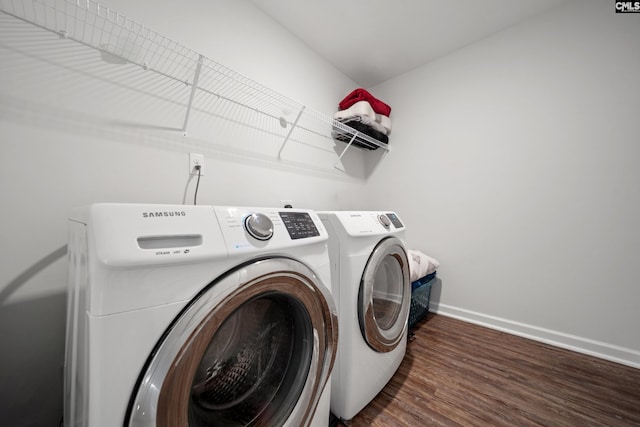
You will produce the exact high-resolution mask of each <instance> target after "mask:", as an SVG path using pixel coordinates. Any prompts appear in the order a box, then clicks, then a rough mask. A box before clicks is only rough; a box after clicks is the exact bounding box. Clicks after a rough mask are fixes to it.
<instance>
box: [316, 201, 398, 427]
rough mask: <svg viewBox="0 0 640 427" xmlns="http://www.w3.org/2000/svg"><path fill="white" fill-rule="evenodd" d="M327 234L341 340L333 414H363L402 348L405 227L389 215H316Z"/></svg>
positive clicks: (392, 369)
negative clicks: (361, 412)
mask: <svg viewBox="0 0 640 427" xmlns="http://www.w3.org/2000/svg"><path fill="white" fill-rule="evenodd" d="M318 215H319V216H320V219H321V220H322V222H323V223H324V225H325V228H326V229H327V232H328V233H329V255H330V258H331V277H332V279H331V280H332V289H333V297H334V300H335V302H336V305H337V307H338V319H339V321H340V342H339V345H338V356H337V358H336V366H335V368H334V371H333V376H332V389H331V390H332V391H331V411H332V412H333V414H334V415H335V416H337V417H338V418H341V419H343V420H350V419H351V418H353V417H354V416H355V415H356V414H357V413H358V412H360V411H361V410H362V409H363V408H364V407H365V406H366V405H367V404H368V403H369V402H371V400H373V398H374V397H375V396H376V395H377V394H378V393H379V392H380V391H381V390H382V389H383V388H384V386H385V385H386V384H387V383H388V382H389V380H390V379H391V377H392V376H393V374H394V373H395V372H396V370H397V369H398V367H399V366H400V363H401V362H402V360H403V358H404V355H405V352H406V347H407V341H406V337H407V320H408V316H409V309H410V306H411V282H410V280H409V262H408V259H407V253H406V250H405V243H404V238H405V226H404V224H403V223H402V222H401V221H400V218H398V216H397V215H396V214H395V213H393V212H386V211H385V212H345V211H342V212H318Z"/></svg>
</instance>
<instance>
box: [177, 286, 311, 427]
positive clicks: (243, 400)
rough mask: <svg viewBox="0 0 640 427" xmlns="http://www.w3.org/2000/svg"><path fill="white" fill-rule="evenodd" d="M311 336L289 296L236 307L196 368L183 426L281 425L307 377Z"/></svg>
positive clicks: (304, 318)
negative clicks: (187, 417)
mask: <svg viewBox="0 0 640 427" xmlns="http://www.w3.org/2000/svg"><path fill="white" fill-rule="evenodd" d="M311 335H312V332H311V324H310V321H309V318H308V315H307V314H306V312H305V311H304V309H303V308H302V307H300V305H299V304H297V303H295V301H293V300H291V299H290V298H286V297H283V296H278V295H267V296H262V297H258V298H255V299H253V300H251V301H249V302H247V303H245V304H244V305H242V306H240V307H239V308H238V309H237V310H236V311H234V312H233V313H232V314H231V315H230V316H229V318H227V320H225V321H224V323H223V324H222V326H221V327H220V328H219V329H218V331H217V332H216V334H215V335H214V336H213V339H212V340H211V342H210V343H209V345H208V347H207V349H206V351H205V353H204V356H203V357H202V360H201V361H200V363H199V365H198V367H197V369H196V374H195V377H194V380H193V384H192V386H191V398H190V403H189V425H190V426H246V425H252V424H255V423H259V424H266V425H279V424H282V423H283V422H284V420H286V418H287V417H288V416H289V414H290V413H291V411H292V410H293V408H294V406H295V404H296V402H297V400H298V397H299V396H300V393H301V391H302V388H303V386H304V384H305V381H306V378H307V374H308V371H309V365H310V362H311V351H312V346H311V344H310V343H312V342H313V340H312V339H310V336H311Z"/></svg>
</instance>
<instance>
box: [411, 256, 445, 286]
mask: <svg viewBox="0 0 640 427" xmlns="http://www.w3.org/2000/svg"><path fill="white" fill-rule="evenodd" d="M407 255H408V256H409V277H410V280H411V281H412V282H415V281H416V280H418V279H420V278H421V277H424V276H426V275H428V274H431V273H433V272H434V271H436V269H437V268H438V267H440V262H438V260H437V259H435V258H432V257H430V256H429V255H426V254H424V253H422V252H420V251H417V250H414V249H409V250H408V251H407Z"/></svg>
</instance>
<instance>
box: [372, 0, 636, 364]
mask: <svg viewBox="0 0 640 427" xmlns="http://www.w3.org/2000/svg"><path fill="white" fill-rule="evenodd" d="M638 40H640V25H639V21H638V16H636V15H620V14H615V13H614V7H613V3H611V2H602V1H595V0H592V1H585V2H573V3H570V4H568V5H566V6H565V7H562V8H561V9H559V10H556V11H554V12H551V13H548V14H544V15H542V16H539V17H536V18H535V19H532V20H530V21H528V22H526V23H523V24H521V25H518V26H516V27H513V28H511V29H509V30H506V31H504V32H501V33H498V34H495V35H494V36H492V37H489V38H487V39H485V40H483V41H480V42H478V43H475V44H473V45H470V46H467V47H466V48H464V49H461V50H459V51H457V52H454V53H452V54H450V55H448V56H446V57H444V58H441V59H440V60H437V61H435V62H433V63H430V64H428V65H426V66H423V67H421V68H418V69H415V70H413V71H411V72H409V73H408V74H405V75H402V76H400V77H398V78H396V79H393V80H390V81H387V82H385V83H383V84H381V85H379V86H377V87H375V88H373V89H372V91H374V92H375V94H376V95H377V96H378V97H380V98H381V99H384V100H386V101H388V102H389V104H390V105H391V106H392V107H393V112H392V119H393V123H394V128H393V134H392V141H391V144H392V146H393V150H392V152H391V153H390V154H389V155H388V156H387V157H386V159H385V161H384V162H382V163H381V164H380V165H379V166H378V168H377V169H376V171H375V172H374V173H373V176H372V177H371V178H370V179H369V181H368V184H367V191H368V194H369V202H368V206H369V207H370V208H376V207H378V208H380V207H382V206H389V207H390V208H393V209H396V210H397V211H398V212H399V214H400V215H401V217H402V218H403V219H404V220H405V221H406V222H407V223H408V227H409V230H410V235H409V245H410V247H413V248H417V249H420V250H422V251H423V252H425V253H427V254H430V255H432V256H434V257H435V258H437V259H438V260H439V261H440V262H441V264H442V266H441V268H440V269H439V276H440V278H441V280H442V284H441V287H438V288H437V289H435V290H434V293H433V305H432V307H435V308H436V310H437V311H438V312H440V313H443V314H448V315H451V316H455V317H459V318H463V319H466V320H470V321H473V322H478V323H483V324H486V325H490V326H492V327H495V328H499V329H504V330H508V331H511V332H515V333H517V334H521V335H525V336H531V337H533V338H535V339H539V340H543V341H548V342H554V343H556V344H559V345H562V346H565V347H570V348H576V349H578V350H580V351H583V352H587V353H592V354H597V355H600V356H602V357H605V358H609V359H613V360H618V361H621V362H623V363H627V364H630V365H633V366H640V333H639V332H638V325H640V310H638V301H640V286H639V281H638V270H637V265H638V259H640V222H639V221H638V218H640V191H639V190H638V183H640V168H639V167H638V159H640V144H639V140H638V127H637V118H638V111H640V86H639V85H638V76H640V55H638V46H637V41H638Z"/></svg>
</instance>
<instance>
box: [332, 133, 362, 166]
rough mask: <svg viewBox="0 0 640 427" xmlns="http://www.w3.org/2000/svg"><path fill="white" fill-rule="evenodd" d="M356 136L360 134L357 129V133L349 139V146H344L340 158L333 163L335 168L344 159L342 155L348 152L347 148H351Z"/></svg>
mask: <svg viewBox="0 0 640 427" xmlns="http://www.w3.org/2000/svg"><path fill="white" fill-rule="evenodd" d="M356 136H358V132H357V131H356V133H354V134H353V136H352V137H351V139H350V140H349V143H348V144H347V146H346V147H344V150H342V153H340V155H339V156H338V160H336V163H335V164H334V165H333V167H334V168H337V167H338V163H340V160H342V156H344V153H346V152H347V150H348V149H349V147H351V144H353V141H355V140H356Z"/></svg>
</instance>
